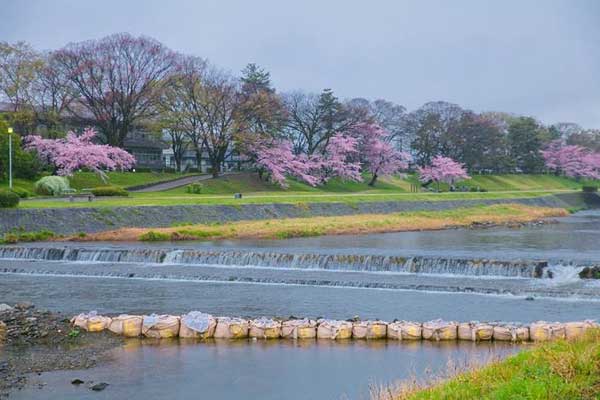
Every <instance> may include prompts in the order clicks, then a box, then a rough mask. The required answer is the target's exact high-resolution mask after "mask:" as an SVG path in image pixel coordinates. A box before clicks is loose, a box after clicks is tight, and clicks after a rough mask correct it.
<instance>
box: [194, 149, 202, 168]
mask: <svg viewBox="0 0 600 400" xmlns="http://www.w3.org/2000/svg"><path fill="white" fill-rule="evenodd" d="M195 152H196V168H198V172H202V151H200V149H199V148H198V146H195Z"/></svg>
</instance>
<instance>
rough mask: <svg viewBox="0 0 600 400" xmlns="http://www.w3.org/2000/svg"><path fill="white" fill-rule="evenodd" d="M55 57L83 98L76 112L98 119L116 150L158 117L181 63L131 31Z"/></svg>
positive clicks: (79, 45) (68, 49) (66, 49)
mask: <svg viewBox="0 0 600 400" xmlns="http://www.w3.org/2000/svg"><path fill="white" fill-rule="evenodd" d="M53 56H54V58H55V60H56V65H57V66H58V67H60V68H61V69H62V71H61V72H62V73H63V74H64V75H65V76H67V77H68V78H69V81H70V83H71V85H72V88H73V90H74V91H76V93H77V94H78V101H77V102H73V103H72V105H71V107H70V110H71V111H72V112H73V113H74V114H75V115H77V116H78V117H79V118H81V119H83V120H90V119H92V120H93V122H94V124H96V125H97V126H98V127H99V128H100V130H101V131H102V133H103V134H104V136H105V139H106V142H107V143H108V144H111V145H116V146H123V142H124V141H125V138H126V137H127V135H128V134H129V133H130V132H131V130H132V129H133V128H134V127H135V125H136V124H137V123H139V121H141V120H143V119H146V118H149V117H152V116H153V115H154V114H155V112H156V107H155V105H156V101H157V99H158V98H159V95H160V91H161V89H162V88H163V85H164V84H165V83H166V82H169V80H168V79H166V78H167V77H168V76H169V74H170V73H172V72H173V67H174V66H175V63H176V56H175V54H174V53H173V52H172V51H171V50H169V49H167V48H166V47H165V46H163V45H162V44H161V43H159V42H157V41H156V40H154V39H151V38H148V37H133V36H131V35H129V34H126V33H120V34H115V35H111V36H108V37H105V38H103V39H100V40H91V41H86V42H80V43H73V44H69V45H67V46H66V47H64V48H63V49H61V50H58V51H57V52H55V53H54V55H53Z"/></svg>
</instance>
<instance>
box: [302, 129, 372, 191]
mask: <svg viewBox="0 0 600 400" xmlns="http://www.w3.org/2000/svg"><path fill="white" fill-rule="evenodd" d="M311 162H312V164H313V166H314V167H317V168H319V170H320V172H319V175H320V178H321V182H323V183H324V182H327V181H328V180H329V179H331V178H334V177H337V178H340V179H342V180H347V181H356V182H360V181H362V176H361V175H360V161H359V157H358V140H357V139H355V138H353V137H351V136H347V135H343V134H341V133H337V134H335V135H334V136H333V137H332V138H331V139H330V140H329V144H328V145H327V148H326V150H325V154H324V155H323V156H322V157H314V158H313V159H312V161H311Z"/></svg>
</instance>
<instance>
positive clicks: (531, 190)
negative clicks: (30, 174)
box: [0, 172, 583, 208]
mask: <svg viewBox="0 0 600 400" xmlns="http://www.w3.org/2000/svg"><path fill="white" fill-rule="evenodd" d="M182 176H184V175H180V174H173V173H152V172H135V173H120V172H112V173H109V178H110V181H109V183H110V184H113V185H117V186H122V187H128V186H136V185H141V184H147V183H154V182H162V181H165V180H172V179H176V178H178V177H182ZM70 180H71V185H72V187H74V188H76V189H82V188H90V187H95V186H99V185H102V182H101V180H100V179H99V178H98V177H97V176H96V175H95V174H93V173H90V172H79V173H76V174H75V175H74V176H73V177H71V178H70ZM415 182H416V177H415V176H414V175H409V176H405V177H391V178H385V179H380V180H378V182H377V184H376V185H375V186H374V187H371V186H369V185H367V184H366V183H365V182H341V181H339V180H335V179H334V180H331V181H329V182H327V184H326V185H323V186H319V187H311V186H309V185H306V184H304V183H301V182H298V181H295V180H290V182H289V187H288V188H285V189H284V188H281V187H279V186H276V185H273V184H271V183H269V182H266V181H264V180H263V181H261V180H259V179H258V177H257V175H256V174H252V173H238V174H231V175H225V176H222V177H219V178H217V179H208V180H205V181H202V191H201V193H200V194H190V193H187V190H186V187H179V188H175V189H171V190H166V191H162V192H146V193H130V196H129V197H127V198H97V199H96V200H95V201H93V202H91V203H89V202H87V201H86V202H75V203H70V202H68V201H65V200H64V199H48V198H40V199H33V200H29V201H22V202H21V205H20V206H19V207H21V208H46V207H59V208H62V207H114V206H165V205H195V204H234V205H237V204H248V203H304V202H351V203H355V202H365V201H403V200H406V201H437V200H458V199H498V198H523V197H534V196H541V195H546V194H552V193H556V192H561V191H572V190H578V189H580V188H581V186H582V185H583V182H576V181H575V180H572V179H568V178H564V177H557V176H553V175H475V176H474V177H473V178H472V179H470V180H467V181H464V182H461V183H460V186H467V187H478V188H480V189H484V190H485V191H486V192H455V193H451V192H447V191H446V192H442V193H433V192H427V191H422V192H419V193H411V192H410V187H411V184H414V183H415ZM1 186H5V184H0V187H1ZM15 187H17V188H22V189H26V190H28V191H33V182H30V181H25V180H20V179H17V180H15ZM233 193H242V194H243V199H241V200H240V199H233Z"/></svg>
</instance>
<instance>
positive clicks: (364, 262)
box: [0, 246, 554, 278]
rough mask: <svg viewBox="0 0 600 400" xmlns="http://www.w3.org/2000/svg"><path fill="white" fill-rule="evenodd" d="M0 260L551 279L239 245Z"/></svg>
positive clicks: (536, 265)
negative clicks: (235, 247)
mask: <svg viewBox="0 0 600 400" xmlns="http://www.w3.org/2000/svg"><path fill="white" fill-rule="evenodd" d="M0 259H5V260H8V259H13V260H14V259H16V260H41V261H63V262H88V263H89V262H107V263H136V264H164V265H199V266H200V265H217V266H219V265H220V266H239V267H244V266H247V267H269V268H289V269H317V270H342V271H360V272H391V273H413V274H436V275H440V274H441V275H443V274H447V275H467V276H501V277H518V278H543V277H546V278H551V277H553V276H554V274H553V273H548V271H547V269H548V263H547V262H546V261H539V260H531V261H520V260H514V261H500V260H486V259H465V258H462V259H458V258H443V257H400V256H388V255H358V254H357V255H349V254H318V253H280V252H269V251H264V252H261V251H242V250H193V249H179V250H169V249H145V248H130V249H127V248H118V249H114V248H98V249H96V248H91V247H90V248H87V247H82V248H74V247H62V248H61V247H26V246H22V247H21V246H7V247H0Z"/></svg>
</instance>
